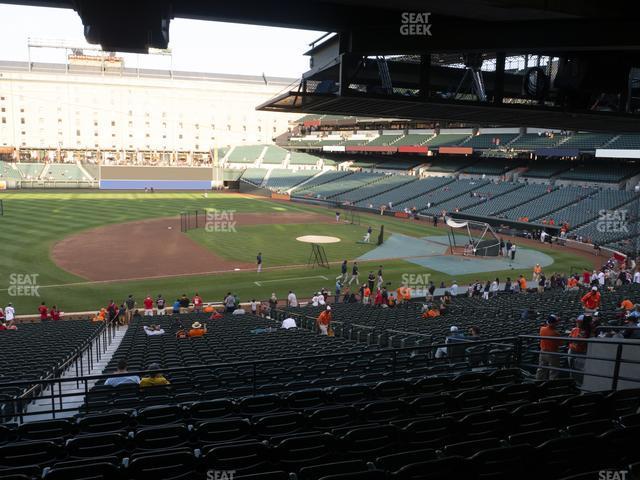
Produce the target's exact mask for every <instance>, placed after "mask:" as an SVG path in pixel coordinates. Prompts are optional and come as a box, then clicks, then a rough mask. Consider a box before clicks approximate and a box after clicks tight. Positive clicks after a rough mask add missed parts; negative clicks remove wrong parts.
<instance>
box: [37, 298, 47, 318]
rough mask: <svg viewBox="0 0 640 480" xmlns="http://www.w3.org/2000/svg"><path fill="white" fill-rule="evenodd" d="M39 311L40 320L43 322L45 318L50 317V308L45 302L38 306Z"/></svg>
mask: <svg viewBox="0 0 640 480" xmlns="http://www.w3.org/2000/svg"><path fill="white" fill-rule="evenodd" d="M38 313H39V314H40V321H41V322H42V321H43V320H47V318H49V315H48V314H49V309H48V308H47V306H46V305H45V303H44V302H42V303H41V304H40V306H39V307H38Z"/></svg>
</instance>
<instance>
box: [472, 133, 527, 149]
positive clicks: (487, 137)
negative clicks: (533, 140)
mask: <svg viewBox="0 0 640 480" xmlns="http://www.w3.org/2000/svg"><path fill="white" fill-rule="evenodd" d="M517 136H518V134H517V133H481V134H480V135H475V136H473V137H471V138H469V140H467V141H466V142H463V143H462V144H461V145H462V146H464V147H472V148H498V147H504V146H505V145H506V144H508V143H509V142H510V141H511V140H513V139H514V138H516V137H517Z"/></svg>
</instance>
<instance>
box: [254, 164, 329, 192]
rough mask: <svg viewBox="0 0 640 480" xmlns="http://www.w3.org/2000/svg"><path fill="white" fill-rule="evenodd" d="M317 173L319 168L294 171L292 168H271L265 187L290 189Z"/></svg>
mask: <svg viewBox="0 0 640 480" xmlns="http://www.w3.org/2000/svg"><path fill="white" fill-rule="evenodd" d="M317 173H318V171H317V170H299V171H297V172H292V171H291V170H286V169H276V168H274V169H273V170H271V174H270V175H269V178H268V179H267V183H266V184H265V187H267V188H269V189H271V190H275V191H283V190H289V189H290V188H293V187H295V186H296V185H299V184H301V183H302V182H304V181H305V180H307V179H309V178H311V177H313V176H314V175H316V174H317Z"/></svg>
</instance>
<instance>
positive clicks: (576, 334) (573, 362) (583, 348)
mask: <svg viewBox="0 0 640 480" xmlns="http://www.w3.org/2000/svg"><path fill="white" fill-rule="evenodd" d="M591 320H592V319H591V317H590V316H588V315H580V316H579V317H578V318H576V326H575V327H573V328H572V329H571V332H570V333H569V336H570V337H571V338H590V337H592V336H593V334H592V325H591ZM588 347H589V344H588V343H586V342H575V341H573V342H569V368H571V369H572V370H584V358H583V357H582V355H584V354H586V353H587V348H588ZM571 376H572V377H573V378H574V379H575V380H576V382H577V383H582V377H583V376H582V374H581V373H577V372H572V373H571Z"/></svg>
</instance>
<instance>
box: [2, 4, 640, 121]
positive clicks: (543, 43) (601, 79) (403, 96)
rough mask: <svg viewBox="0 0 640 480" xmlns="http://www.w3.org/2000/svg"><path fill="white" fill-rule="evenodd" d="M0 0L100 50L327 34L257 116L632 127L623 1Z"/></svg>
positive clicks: (639, 109)
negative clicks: (29, 8)
mask: <svg viewBox="0 0 640 480" xmlns="http://www.w3.org/2000/svg"><path fill="white" fill-rule="evenodd" d="M0 1H5V2H6V3H17V4H26V5H38V6H51V7H63V8H73V9H74V10H76V11H77V12H78V13H79V15H80V17H81V19H82V22H83V25H84V33H85V37H86V38H87V40H88V41H89V42H90V43H99V44H101V45H102V47H103V48H104V49H106V50H118V51H134V52H147V51H148V50H149V48H166V47H167V46H168V42H169V24H170V21H171V20H172V19H173V18H191V19H200V20H212V21H223V22H237V23H247V24H259V25H269V26H278V27H288V28H302V29H309V30H318V31H322V32H336V35H335V36H334V37H329V38H324V39H323V40H322V41H321V42H319V43H314V44H313V45H312V48H311V50H310V51H309V52H308V53H309V55H310V57H311V60H312V65H311V70H310V71H309V72H307V74H305V76H304V77H303V82H302V83H301V88H300V89H299V91H293V92H287V93H285V94H284V95H281V96H279V97H278V98H275V99H273V100H272V101H271V102H268V103H266V104H264V105H261V106H260V107H259V108H260V109H263V110H273V111H287V112H297V113H303V112H304V113H325V114H336V115H362V116H365V115H375V116H386V117H391V116H393V117H403V118H409V119H416V120H428V121H433V120H438V121H439V120H445V121H447V120H448V121H464V122H468V123H483V124H490V125H497V124H504V125H525V126H529V125H530V126H540V127H549V128H566V129H573V130H575V129H584V130H607V131H613V130H617V131H621V132H622V131H629V132H633V131H640V122H638V120H640V55H639V53H640V36H638V35H637V32H638V31H639V30H640V28H639V27H640V17H639V16H638V15H637V8H638V7H637V6H636V5H635V4H634V2H629V1H627V0H609V1H607V2H594V1H593V0H575V1H571V2H562V1H555V2H549V1H548V0H456V1H454V2H443V1H441V0H395V1H394V2H389V1H388V0H307V1H305V2H303V3H301V2H299V1H298V0H273V1H271V2H268V3H267V2H264V0H234V1H233V2H224V1H215V2H203V1H201V0H180V1H177V0H138V1H130V0H113V1H110V2H97V1H95V0H0ZM204 40H206V39H204ZM234 40H235V41H238V40H241V39H230V41H234ZM395 56H400V57H401V58H400V59H395V58H394V57H395ZM411 56H413V57H416V58H417V59H418V60H417V62H416V61H412V60H411V58H410V57H411ZM513 58H522V59H523V62H522V68H519V67H517V66H516V67H514V66H513V65H511V66H510V62H512V60H513ZM541 59H542V60H541ZM446 69H448V70H446ZM319 86H321V87H322V88H318V87H319ZM326 92H331V93H329V94H327V93H326Z"/></svg>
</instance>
